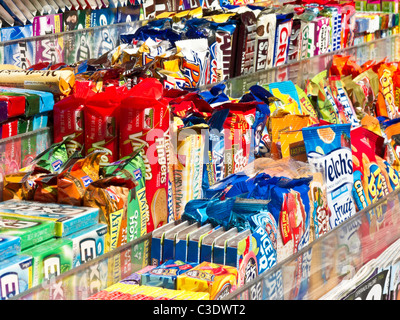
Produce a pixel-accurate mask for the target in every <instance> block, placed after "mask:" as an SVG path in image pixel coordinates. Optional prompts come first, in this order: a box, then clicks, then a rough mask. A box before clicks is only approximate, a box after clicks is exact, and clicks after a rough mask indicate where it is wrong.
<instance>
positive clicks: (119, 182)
mask: <svg viewBox="0 0 400 320" xmlns="http://www.w3.org/2000/svg"><path fill="white" fill-rule="evenodd" d="M135 186H136V183H135V181H134V180H132V179H122V178H120V177H108V178H104V179H99V180H97V181H94V182H92V183H91V184H90V185H89V186H88V188H87V189H86V191H85V195H84V197H83V205H84V206H86V207H94V208H99V222H100V223H104V224H106V225H107V226H108V231H107V235H106V238H105V251H106V252H108V251H110V250H113V249H115V248H117V247H120V246H121V245H123V244H125V243H127V242H128V237H127V235H128V231H127V223H128V219H127V205H128V195H129V192H130V190H132V189H133V188H135Z"/></svg>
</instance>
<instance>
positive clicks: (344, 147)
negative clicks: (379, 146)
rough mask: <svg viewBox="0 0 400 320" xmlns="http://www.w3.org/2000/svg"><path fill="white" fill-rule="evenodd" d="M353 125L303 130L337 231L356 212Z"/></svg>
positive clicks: (309, 159)
mask: <svg viewBox="0 0 400 320" xmlns="http://www.w3.org/2000/svg"><path fill="white" fill-rule="evenodd" d="M350 126H351V125H350V124H336V125H326V126H320V127H308V128H303V129H302V130H303V137H304V143H305V145H306V151H307V158H308V162H309V163H310V164H311V165H312V166H313V167H314V168H315V171H316V172H321V173H323V176H324V179H325V181H326V187H327V202H328V206H329V209H330V212H331V216H330V220H329V225H330V228H331V229H332V228H334V227H336V226H337V225H339V224H340V223H342V222H343V221H345V220H346V219H348V218H349V217H351V216H352V215H353V214H354V213H355V205H354V199H353V196H352V193H351V191H352V187H353V183H354V178H353V162H352V154H351V142H350V141H351V140H350Z"/></svg>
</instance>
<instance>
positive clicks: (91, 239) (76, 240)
mask: <svg viewBox="0 0 400 320" xmlns="http://www.w3.org/2000/svg"><path fill="white" fill-rule="evenodd" d="M106 233H107V225H105V224H103V223H98V224H95V225H93V226H90V227H87V228H85V229H82V230H80V231H77V232H74V233H72V234H70V235H69V236H67V238H68V239H70V240H72V243H73V247H72V249H73V267H74V268H75V267H77V266H79V265H81V264H82V263H85V262H87V261H90V260H93V259H96V258H97V257H99V256H101V255H102V254H104V253H105V244H104V239H105V234H106Z"/></svg>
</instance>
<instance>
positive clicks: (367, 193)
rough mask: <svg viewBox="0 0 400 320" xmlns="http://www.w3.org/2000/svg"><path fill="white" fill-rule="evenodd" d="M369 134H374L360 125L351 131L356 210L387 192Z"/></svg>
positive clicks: (375, 200)
mask: <svg viewBox="0 0 400 320" xmlns="http://www.w3.org/2000/svg"><path fill="white" fill-rule="evenodd" d="M371 135H375V134H374V133H372V132H370V131H368V130H366V129H364V128H362V127H360V128H357V129H354V130H352V131H351V140H352V146H351V149H352V154H353V167H354V188H353V198H354V200H355V204H356V207H357V209H358V210H361V209H363V208H365V207H366V206H368V205H371V204H373V203H375V202H377V201H378V200H379V199H381V198H382V197H384V196H386V195H387V194H389V189H388V186H387V180H386V178H385V176H384V175H383V173H382V171H381V167H380V166H379V165H378V163H377V160H376V154H375V148H374V146H373V144H374V142H373V141H370V139H369V136H370V137H371ZM377 137H378V136H377ZM372 138H374V137H372ZM380 138H382V137H380ZM382 140H383V138H382Z"/></svg>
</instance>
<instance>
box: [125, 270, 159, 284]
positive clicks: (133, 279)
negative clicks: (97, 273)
mask: <svg viewBox="0 0 400 320" xmlns="http://www.w3.org/2000/svg"><path fill="white" fill-rule="evenodd" d="M155 267H156V266H152V265H148V266H146V267H144V268H143V269H141V270H139V271H136V272H135V273H132V274H131V275H129V276H128V277H126V278H125V279H123V280H121V281H120V283H125V284H137V285H140V278H141V275H142V274H144V273H147V272H149V271H150V270H152V269H154V268H155Z"/></svg>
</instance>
